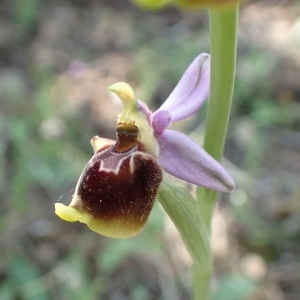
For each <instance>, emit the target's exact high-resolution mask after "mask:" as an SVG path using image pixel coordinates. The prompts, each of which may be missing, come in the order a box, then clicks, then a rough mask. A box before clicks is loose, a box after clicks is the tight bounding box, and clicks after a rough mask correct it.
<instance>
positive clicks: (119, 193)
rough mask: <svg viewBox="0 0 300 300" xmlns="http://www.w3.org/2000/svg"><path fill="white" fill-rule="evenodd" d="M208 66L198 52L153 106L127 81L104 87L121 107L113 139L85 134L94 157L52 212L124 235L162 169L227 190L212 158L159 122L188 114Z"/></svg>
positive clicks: (203, 94)
mask: <svg viewBox="0 0 300 300" xmlns="http://www.w3.org/2000/svg"><path fill="white" fill-rule="evenodd" d="M209 72H210V57H209V55H208V54H201V55H199V56H198V57H197V58H196V59H195V60H194V61H193V62H192V64H191V65H190V66H189V68H188V69H187V70H186V72H185V73H184V75H183V77H182V78H181V80H180V82H179V83H178V85H177V86H176V88H175V89H174V91H173V92H172V93H171V95H170V96H169V97H168V99H167V100H166V101H165V102H164V103H163V105H162V106H161V107H160V108H159V109H158V110H157V111H156V112H154V113H152V112H151V111H150V110H149V109H148V107H147V106H146V104H145V103H143V102H141V101H139V100H137V98H136V96H135V93H134V91H133V90H132V88H131V87H130V86H129V85H128V84H127V83H124V82H119V83H116V84H114V85H112V86H110V87H109V90H110V91H112V92H114V93H116V94H117V95H118V96H119V98H120V99H121V101H122V103H123V106H124V109H123V111H122V112H121V113H120V114H119V115H118V117H117V134H116V135H117V140H116V141H113V140H108V139H104V138H100V137H98V136H96V137H94V138H93V139H92V141H91V142H92V146H93V149H94V152H95V153H94V156H93V157H92V158H91V160H90V161H89V162H88V164H87V166H86V167H85V169H84V171H83V172H82V174H81V176H80V178H79V180H78V183H77V186H76V189H75V193H74V196H73V199H72V201H71V203H70V205H69V206H65V205H63V204H61V203H57V204H56V205H55V207H56V213H57V215H58V216H59V217H61V218H62V219H64V220H66V221H70V222H74V221H80V222H82V223H86V224H87V225H88V226H89V227H90V228H91V229H92V230H94V231H96V232H98V233H100V234H103V235H106V236H109V237H121V238H125V237H130V236H134V235H136V234H138V233H139V232H140V231H141V230H142V229H143V227H144V225H145V224H146V221H147V219H148V217H149V214H150V212H151V209H152V207H153V203H154V200H155V197H156V194H157V191H158V188H159V185H160V183H161V181H162V179H163V170H164V171H166V172H168V173H170V174H172V175H174V176H176V177H178V178H180V179H183V180H185V181H188V182H190V183H193V184H197V185H200V186H205V187H208V188H213V189H217V190H220V191H227V192H229V191H231V190H232V189H233V188H234V182H233V180H232V179H231V177H230V176H229V175H228V173H227V172H226V171H225V170H224V168H223V167H222V166H221V165H220V164H219V163H218V162H217V161H215V160H214V159H213V158H212V157H211V156H210V155H209V154H208V153H206V152H205V151H204V150H203V149H202V148H201V147H200V146H199V145H198V144H197V143H196V142H194V141H192V140H191V139H190V138H189V137H188V136H187V135H185V134H183V133H181V132H178V131H173V130H169V129H167V127H168V126H169V125H170V124H171V123H172V122H175V121H179V120H182V119H184V118H187V117H189V116H190V115H192V114H194V113H195V112H196V111H197V110H198V109H199V108H200V107H201V105H202V104H203V103H204V101H205V100H206V99H207V97H208V93H209Z"/></svg>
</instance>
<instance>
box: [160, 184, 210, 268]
mask: <svg viewBox="0 0 300 300" xmlns="http://www.w3.org/2000/svg"><path fill="white" fill-rule="evenodd" d="M157 198H158V200H159V202H160V203H161V205H162V206H163V208H164V209H165V211H166V212H167V214H168V215H169V217H170V218H171V220H172V221H173V223H174V224H175V226H176V227H177V229H178V231H179V232H180V235H181V237H182V239H183V241H184V243H185V245H186V247H187V249H188V250H189V252H190V254H191V256H192V258H193V260H194V263H196V264H198V265H199V266H200V267H201V268H203V269H204V270H210V269H211V263H210V262H211V260H210V255H211V251H210V242H209V235H208V232H207V229H206V227H205V224H204V222H203V219H202V218H201V214H200V209H199V204H198V202H197V201H196V200H195V199H194V198H193V197H192V196H191V194H190V193H189V192H188V191H186V190H185V189H183V188H180V187H177V186H174V185H171V184H170V183H166V182H163V183H162V184H161V187H160V189H159V192H158V195H157Z"/></svg>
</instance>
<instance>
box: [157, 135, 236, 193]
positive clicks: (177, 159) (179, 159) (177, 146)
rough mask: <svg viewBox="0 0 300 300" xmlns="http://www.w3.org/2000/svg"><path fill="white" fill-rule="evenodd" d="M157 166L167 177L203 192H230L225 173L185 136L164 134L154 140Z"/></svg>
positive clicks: (230, 188) (230, 187)
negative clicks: (168, 175)
mask: <svg viewBox="0 0 300 300" xmlns="http://www.w3.org/2000/svg"><path fill="white" fill-rule="evenodd" d="M157 139H158V143H159V145H160V155H159V163H160V164H161V166H162V167H163V169H164V170H165V171H166V172H168V173H170V174H171V175H173V176H175V177H178V178H180V179H183V180H185V181H188V182H190V183H193V184H196V185H199V186H204V187H207V188H211V189H215V190H219V191H223V192H231V191H232V190H233V189H234V187H235V184H234V181H233V180H232V178H231V177H230V175H229V174H228V173H227V172H226V171H225V169H224V168H223V167H222V166H221V165H220V164H219V163H218V162H217V161H216V160H215V159H213V158H212V157H211V156H210V155H209V154H208V153H207V152H206V151H205V150H204V149H202V148H201V147H200V146H199V145H198V144H197V143H195V142H194V141H193V140H191V139H190V138H189V137H188V136H187V135H185V134H183V133H181V132H178V131H173V130H166V131H165V132H164V133H163V134H162V135H159V136H157Z"/></svg>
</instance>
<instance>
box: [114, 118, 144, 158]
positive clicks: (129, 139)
mask: <svg viewBox="0 0 300 300" xmlns="http://www.w3.org/2000/svg"><path fill="white" fill-rule="evenodd" d="M116 131H117V143H116V146H115V149H114V150H115V151H116V152H120V153H123V152H126V151H129V150H130V149H132V148H133V147H134V146H136V145H137V143H138V135H139V129H138V127H137V126H135V125H133V124H131V123H122V122H120V123H119V124H118V127H117V130H116Z"/></svg>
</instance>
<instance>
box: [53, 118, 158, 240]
mask: <svg viewBox="0 0 300 300" xmlns="http://www.w3.org/2000/svg"><path fill="white" fill-rule="evenodd" d="M116 131H117V141H116V142H115V141H112V140H108V139H103V138H100V137H98V136H96V137H94V138H93V139H92V140H91V143H92V146H93V148H94V151H95V154H94V156H93V157H92V158H91V160H90V161H89V163H88V164H87V166H86V167H85V169H84V170H83V172H82V174H81V176H80V178H79V181H78V183H77V186H76V189H75V194H74V196H73V199H72V202H71V204H70V205H69V206H65V205H63V204H61V203H57V204H55V208H56V214H57V215H58V216H59V217H60V218H62V219H64V220H66V221H70V222H74V221H80V222H83V223H86V224H87V225H88V226H89V227H90V229H92V230H93V231H96V232H98V233H100V234H102V235H105V236H108V237H114V238H126V237H131V236H134V235H136V234H138V233H139V232H140V231H141V230H142V229H143V227H144V225H145V224H146V222H147V219H148V217H149V214H150V212H151V210H152V207H153V203H154V200H155V197H156V193H157V190H158V187H159V185H160V183H161V181H162V177H163V176H162V170H161V167H160V166H159V164H158V163H157V161H156V158H155V157H154V156H153V155H152V154H149V153H147V151H146V149H145V147H144V145H143V144H142V143H141V142H140V141H139V134H140V133H139V128H138V127H137V126H136V125H135V124H134V122H119V123H118V126H117V130H116Z"/></svg>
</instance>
